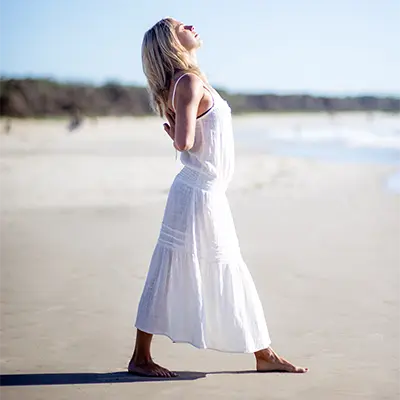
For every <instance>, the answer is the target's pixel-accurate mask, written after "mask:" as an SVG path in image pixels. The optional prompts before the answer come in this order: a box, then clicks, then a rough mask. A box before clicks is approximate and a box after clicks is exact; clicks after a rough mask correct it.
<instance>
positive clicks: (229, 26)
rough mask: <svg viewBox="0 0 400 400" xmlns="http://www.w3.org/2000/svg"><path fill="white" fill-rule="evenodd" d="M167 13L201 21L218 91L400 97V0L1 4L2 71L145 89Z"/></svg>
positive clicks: (20, 0) (44, 0)
mask: <svg viewBox="0 0 400 400" xmlns="http://www.w3.org/2000/svg"><path fill="white" fill-rule="evenodd" d="M166 16H172V17H174V18H176V19H178V20H180V21H182V22H184V23H185V24H193V25H194V26H195V29H196V31H197V32H198V33H199V34H200V36H201V38H202V40H203V46H202V48H201V49H200V50H199V52H198V61H199V64H200V67H201V69H202V70H203V71H204V72H205V73H206V75H207V76H208V79H209V81H210V82H211V83H212V84H213V85H215V86H216V87H218V88H220V89H225V90H228V91H230V92H248V93H262V92H276V93H311V94H333V95H335V94H341V95H344V94H394V95H400V72H399V71H400V22H399V21H400V0H324V1H321V0H314V1H311V0H275V1H270V0H258V1H257V0H241V1H239V0H230V1H227V0H201V1H199V0H198V1H192V0H186V1H184V0H179V1H176V0H168V1H163V0H147V1H143V0H0V73H1V75H3V76H14V77H26V76H30V77H38V76H40V77H52V78H55V79H57V80H62V81H84V82H89V83H94V84H101V83H104V82H107V81H119V82H121V83H133V84H140V85H145V83H146V80H145V76H144V74H143V72H142V66H141V56H140V50H141V42H142V39H143V34H144V32H145V31H146V30H147V29H149V28H150V27H151V26H152V25H154V23H156V22H157V21H158V20H160V19H161V18H164V17H166Z"/></svg>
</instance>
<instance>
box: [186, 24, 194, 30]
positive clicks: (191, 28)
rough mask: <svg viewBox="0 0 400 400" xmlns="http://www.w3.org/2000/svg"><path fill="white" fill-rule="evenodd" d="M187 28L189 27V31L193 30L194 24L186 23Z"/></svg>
mask: <svg viewBox="0 0 400 400" xmlns="http://www.w3.org/2000/svg"><path fill="white" fill-rule="evenodd" d="M186 29H189V31H191V32H193V31H194V26H193V25H186Z"/></svg>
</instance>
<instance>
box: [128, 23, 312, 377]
mask: <svg viewBox="0 0 400 400" xmlns="http://www.w3.org/2000/svg"><path fill="white" fill-rule="evenodd" d="M200 44H201V41H200V37H199V35H198V34H197V33H196V31H195V29H194V27H193V26H191V25H184V24H182V23H181V22H179V21H176V20H174V19H172V18H165V19H163V20H161V21H159V22H158V23H157V24H156V25H154V26H153V27H152V28H151V29H150V30H149V31H148V32H146V34H145V36H144V40H143V45H142V61H143V69H144V73H145V75H146V77H147V80H148V87H149V92H150V96H151V100H152V104H153V107H154V109H155V111H156V112H157V113H158V114H159V115H160V116H161V117H166V118H167V120H168V123H165V124H164V130H165V131H166V132H167V134H168V135H169V136H170V137H171V139H172V141H173V145H174V147H175V149H177V150H178V151H179V152H181V161H182V163H183V165H184V166H183V169H182V170H181V172H179V173H178V175H177V176H176V178H175V180H174V182H173V184H172V186H171V190H170V192H169V196H168V201H167V205H166V209H165V213H164V218H163V222H162V226H161V231H160V235H159V238H158V241H157V244H156V247H155V250H154V253H153V256H152V259H151V263H150V269H149V272H148V275H147V279H146V283H145V286H144V290H143V293H142V296H141V299H140V303H139V308H138V313H137V319H136V324H135V326H136V328H137V335H136V343H135V348H134V352H133V355H132V359H131V360H130V362H129V365H128V371H129V372H131V373H133V374H137V375H143V376H159V377H174V376H176V374H175V373H174V372H172V371H169V370H167V369H166V368H163V367H161V366H159V365H157V364H156V363H154V361H153V360H152V357H151V353H150V346H151V341H152V337H153V335H154V334H158V335H166V336H168V337H169V338H170V339H171V340H173V341H174V342H184V343H190V344H192V345H193V346H195V347H198V348H201V349H207V348H208V349H215V350H220V351H225V352H236V353H254V355H255V358H256V370H257V371H287V372H306V371H307V368H301V367H296V366H294V365H293V364H291V363H290V362H288V361H286V360H284V359H283V358H281V357H279V356H278V355H277V354H276V353H275V352H274V351H273V350H272V349H271V347H270V338H269V334H268V329H267V325H266V322H265V317H264V312H263V308H262V305H261V302H260V300H259V297H258V294H257V291H256V288H255V286H254V282H253V280H252V278H251V275H250V273H249V271H248V269H247V266H246V264H245V263H244V261H243V259H242V256H241V253H240V248H239V243H238V239H237V236H236V232H235V227H234V223H233V220H232V215H231V211H230V208H229V204H228V201H227V198H226V194H225V192H226V189H227V186H228V184H229V181H230V180H231V178H232V173H233V166H234V165H233V164H234V148H233V134H232V120H231V110H230V108H229V105H228V104H227V102H226V101H225V100H223V99H222V98H221V97H220V95H219V94H218V93H217V92H216V91H215V90H214V89H213V88H212V87H211V86H210V85H209V84H208V82H207V80H206V78H205V76H204V75H203V74H202V72H201V71H200V69H199V67H198V65H197V63H196V51H197V49H198V48H199V46H200Z"/></svg>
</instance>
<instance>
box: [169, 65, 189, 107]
mask: <svg viewBox="0 0 400 400" xmlns="http://www.w3.org/2000/svg"><path fill="white" fill-rule="evenodd" d="M186 75H189V73H186V74H183V75H181V76H180V77H179V78H178V79H177V81H176V82H175V85H174V90H173V91H172V108H173V109H174V111H176V110H175V93H176V87H177V86H178V83H179V81H180V80H181V79H182V78H183V77H184V76H186Z"/></svg>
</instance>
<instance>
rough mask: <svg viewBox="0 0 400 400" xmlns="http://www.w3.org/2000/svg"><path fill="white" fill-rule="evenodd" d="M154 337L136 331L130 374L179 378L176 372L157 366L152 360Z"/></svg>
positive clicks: (129, 367) (129, 366) (129, 368)
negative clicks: (151, 348) (151, 349)
mask: <svg viewBox="0 0 400 400" xmlns="http://www.w3.org/2000/svg"><path fill="white" fill-rule="evenodd" d="M152 339H153V335H152V334H150V333H147V332H143V331H141V330H139V329H138V330H137V331H136V343H135V349H134V350H133V354H132V358H131V360H130V361H129V365H128V372H130V373H131V374H135V375H141V376H158V377H167V378H172V377H175V376H177V374H176V373H175V372H172V371H169V370H167V369H166V368H163V367H161V366H160V365H158V364H156V363H155V362H154V361H153V360H152V359H151V351H150V347H151V341H152Z"/></svg>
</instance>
